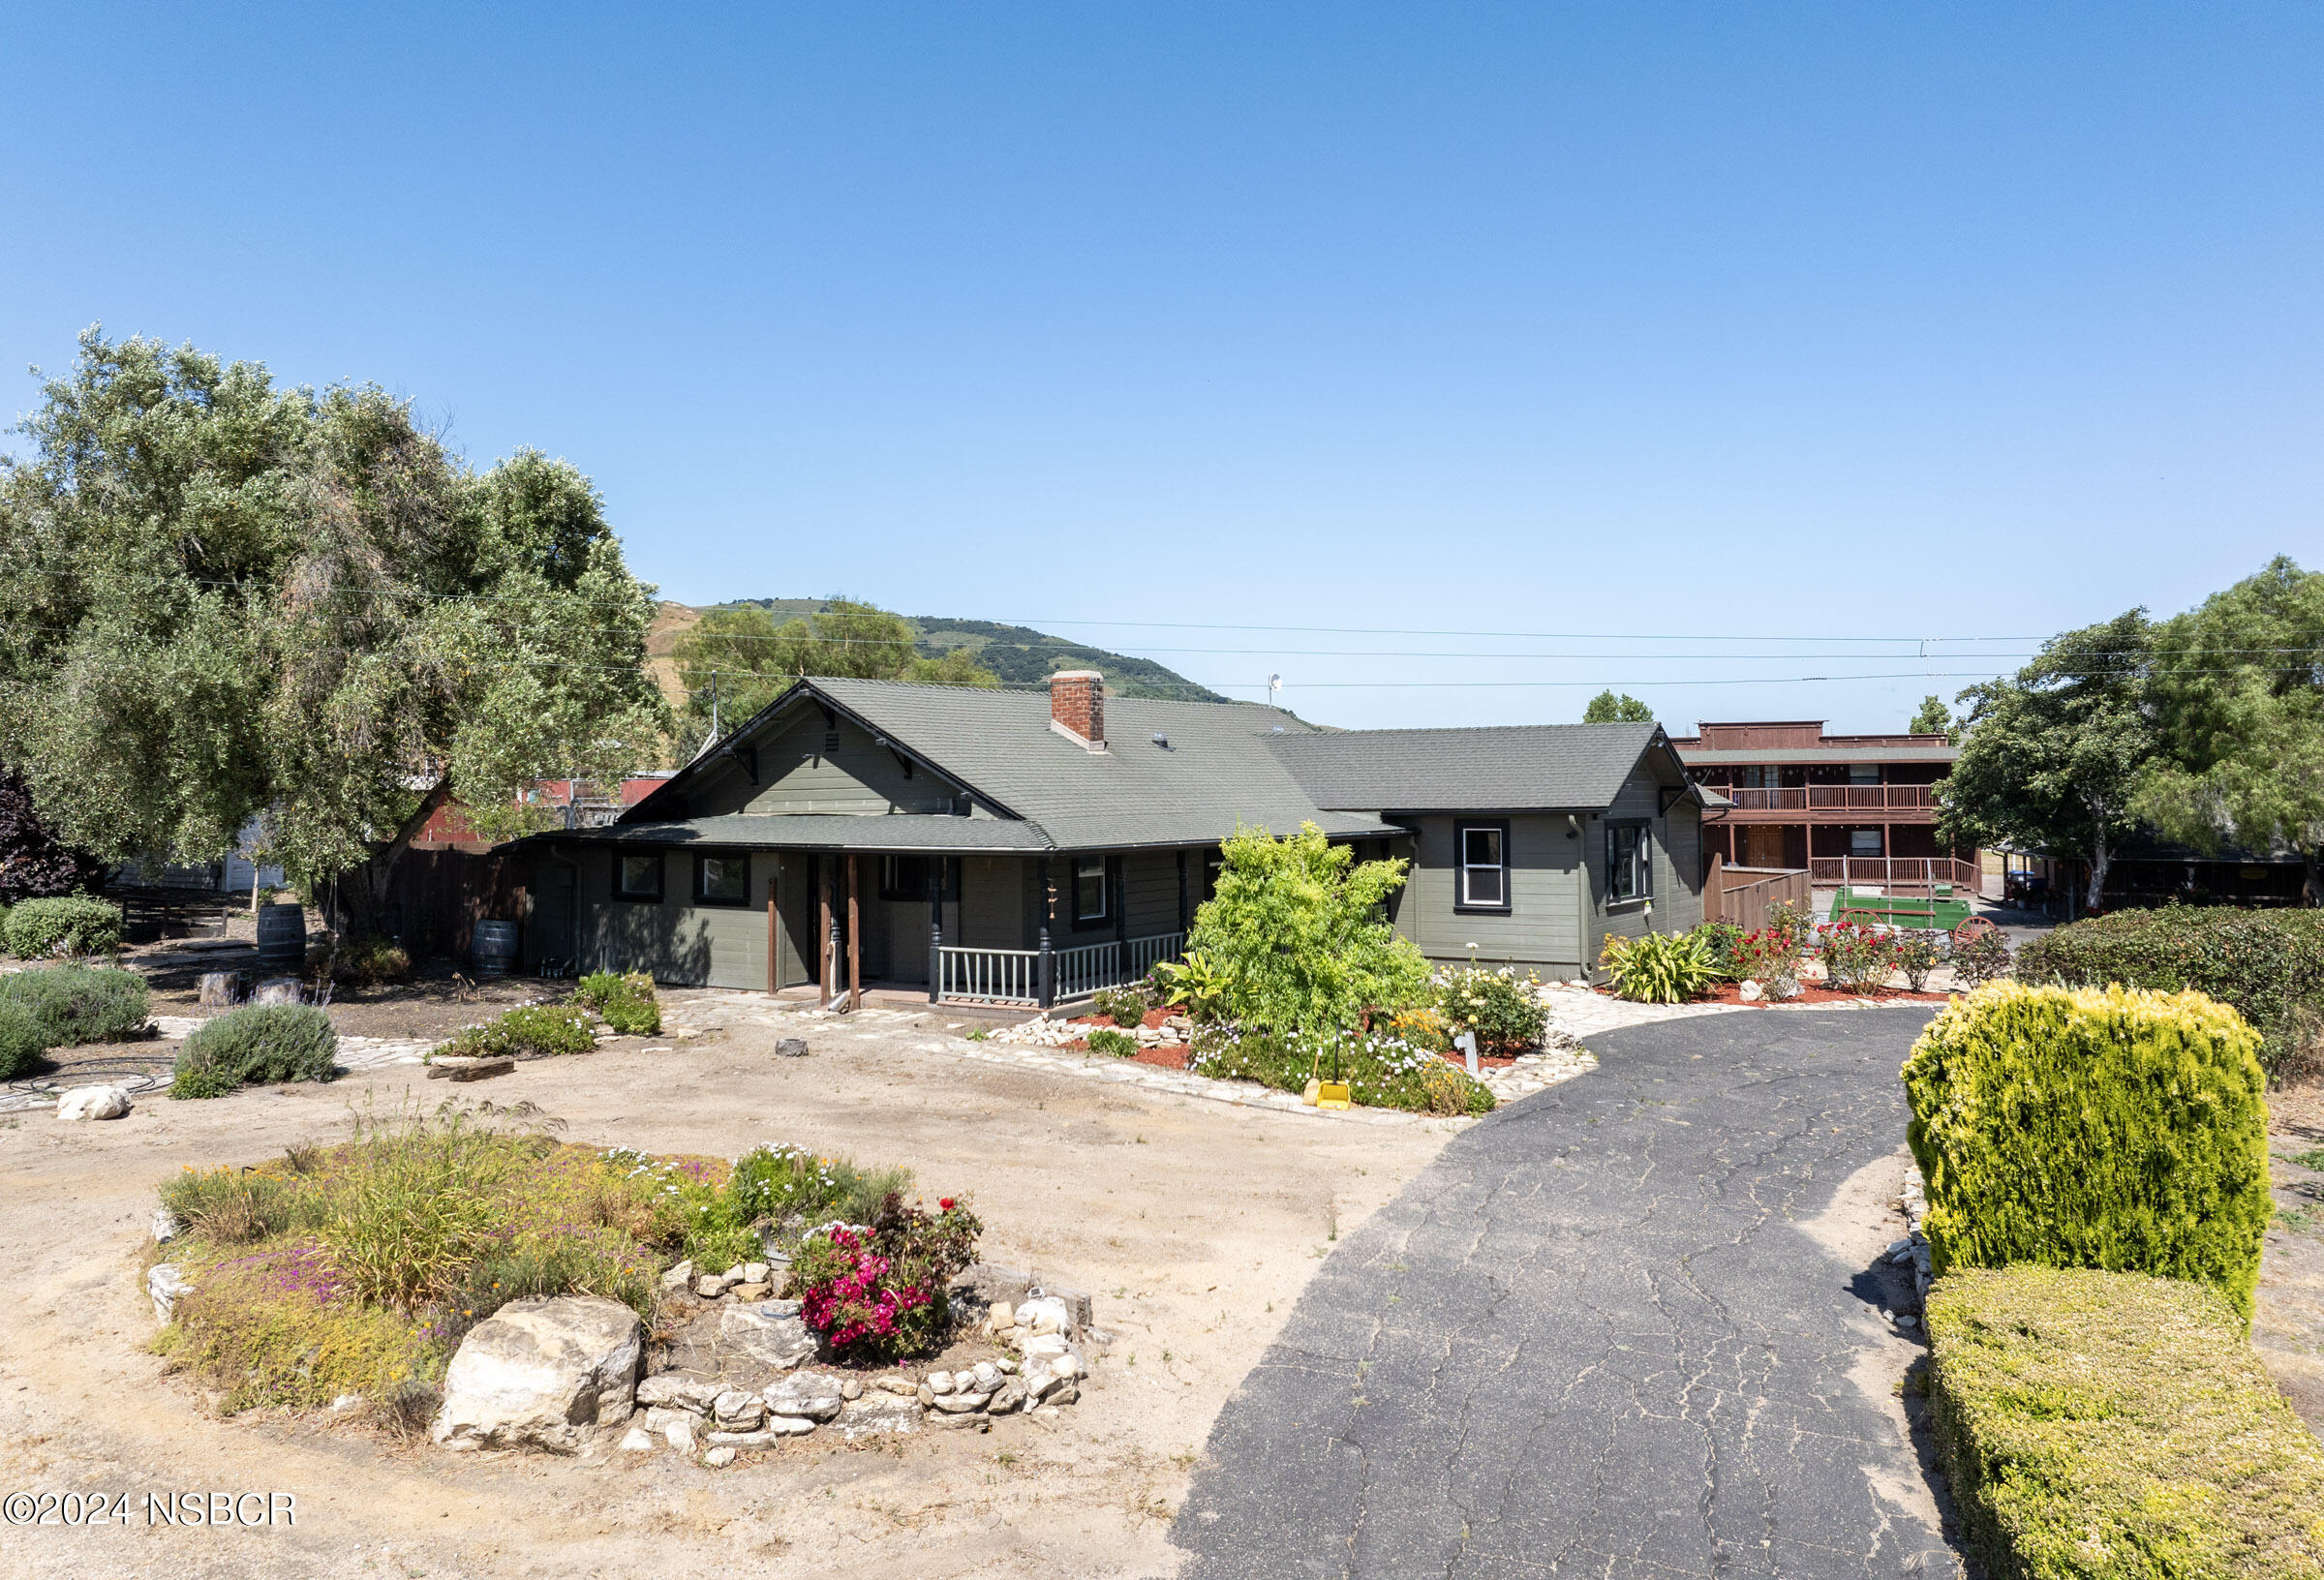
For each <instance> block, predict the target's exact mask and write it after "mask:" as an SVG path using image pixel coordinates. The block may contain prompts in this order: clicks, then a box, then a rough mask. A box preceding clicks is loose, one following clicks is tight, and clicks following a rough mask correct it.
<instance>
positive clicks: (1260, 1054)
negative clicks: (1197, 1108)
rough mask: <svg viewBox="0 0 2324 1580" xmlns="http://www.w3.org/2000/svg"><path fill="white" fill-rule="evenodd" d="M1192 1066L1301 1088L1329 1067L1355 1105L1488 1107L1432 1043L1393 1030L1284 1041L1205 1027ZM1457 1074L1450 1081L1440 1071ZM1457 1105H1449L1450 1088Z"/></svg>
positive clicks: (1477, 1084) (1280, 1087)
mask: <svg viewBox="0 0 2324 1580" xmlns="http://www.w3.org/2000/svg"><path fill="white" fill-rule="evenodd" d="M1192 1051H1193V1064H1194V1068H1195V1069H1196V1070H1197V1071H1198V1072H1200V1073H1201V1074H1203V1075H1206V1076H1212V1077H1215V1078H1217V1079H1221V1080H1255V1081H1258V1082H1259V1083H1260V1084H1262V1085H1265V1086H1272V1087H1274V1088H1275V1089H1276V1090H1277V1091H1282V1092H1296V1091H1300V1090H1301V1089H1302V1088H1304V1087H1305V1086H1306V1084H1307V1078H1308V1077H1309V1076H1311V1075H1321V1076H1322V1077H1323V1078H1324V1079H1327V1080H1329V1079H1331V1078H1332V1077H1333V1076H1334V1075H1335V1074H1336V1075H1337V1076H1338V1077H1339V1078H1340V1079H1344V1080H1345V1081H1346V1082H1347V1083H1348V1096H1349V1098H1350V1100H1351V1101H1353V1102H1354V1103H1355V1104H1356V1105H1357V1106H1358V1107H1360V1108H1367V1109H1408V1110H1410V1111H1413V1112H1416V1113H1438V1112H1445V1111H1456V1112H1461V1113H1490V1112H1491V1111H1492V1110H1493V1102H1494V1100H1493V1094H1492V1092H1491V1091H1490V1090H1489V1089H1488V1088H1487V1087H1486V1086H1485V1085H1484V1084H1483V1082H1481V1081H1476V1080H1471V1079H1469V1076H1468V1072H1467V1071H1465V1070H1461V1069H1458V1068H1456V1067H1454V1066H1453V1065H1452V1064H1449V1063H1447V1062H1446V1060H1445V1059H1444V1058H1443V1056H1442V1055H1440V1054H1439V1053H1437V1052H1436V1051H1435V1050H1434V1049H1431V1048H1422V1047H1419V1046H1417V1045H1415V1044H1413V1043H1409V1042H1407V1041H1405V1040H1404V1039H1403V1038H1401V1037H1398V1036H1395V1035H1394V1034H1393V1033H1388V1034H1382V1033H1377V1032H1375V1033H1373V1034H1371V1035H1368V1036H1365V1035H1359V1034H1357V1033H1353V1032H1350V1033H1346V1034H1343V1035H1341V1036H1337V1037H1325V1038H1317V1039H1310V1040H1307V1041H1303V1042H1300V1043H1296V1044H1295V1043H1287V1042H1285V1041H1284V1040H1283V1039H1281V1038H1278V1037H1274V1036H1271V1035H1269V1034H1268V1033H1266V1032H1257V1031H1242V1030H1238V1029H1237V1028H1235V1027H1232V1026H1217V1027H1206V1028H1204V1029H1202V1030H1201V1031H1199V1032H1197V1034H1196V1036H1195V1039H1194V1042H1193V1045H1192ZM1440 1071H1444V1072H1450V1073H1451V1074H1452V1076H1454V1077H1457V1078H1458V1080H1457V1084H1448V1083H1447V1081H1446V1079H1445V1077H1444V1076H1443V1075H1440V1074H1438V1072H1440ZM1454 1093H1457V1096H1458V1101H1459V1103H1460V1105H1461V1106H1460V1107H1459V1108H1458V1109H1451V1110H1448V1109H1447V1108H1446V1106H1445V1105H1446V1104H1447V1103H1448V1102H1449V1101H1450V1100H1451V1095H1452V1094H1454Z"/></svg>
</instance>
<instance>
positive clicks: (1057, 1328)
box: [1017, 1295, 1073, 1333]
mask: <svg viewBox="0 0 2324 1580" xmlns="http://www.w3.org/2000/svg"><path fill="white" fill-rule="evenodd" d="M1017 1324H1018V1325H1019V1326H1020V1327H1026V1328H1030V1329H1031V1330H1032V1331H1033V1332H1035V1333H1063V1332H1065V1331H1066V1330H1067V1329H1068V1328H1070V1327H1071V1326H1072V1325H1073V1314H1072V1312H1071V1311H1070V1310H1068V1309H1067V1307H1066V1305H1065V1302H1064V1301H1062V1300H1059V1299H1057V1298H1055V1296H1054V1295H1041V1296H1036V1297H1035V1298H1033V1299H1031V1300H1027V1301H1025V1302H1024V1304H1023V1305H1021V1306H1019V1307H1018V1308H1017Z"/></svg>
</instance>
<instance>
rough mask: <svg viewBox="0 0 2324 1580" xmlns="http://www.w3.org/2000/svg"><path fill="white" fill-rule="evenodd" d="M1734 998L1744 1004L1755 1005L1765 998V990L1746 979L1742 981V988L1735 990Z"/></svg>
mask: <svg viewBox="0 0 2324 1580" xmlns="http://www.w3.org/2000/svg"><path fill="white" fill-rule="evenodd" d="M1735 996H1736V997H1737V998H1739V999H1741V1000H1742V1001H1743V1002H1744V1003H1746V1004H1757V1003H1758V1001H1759V1000H1760V999H1762V998H1764V997H1765V996H1766V990H1765V989H1764V988H1761V987H1760V986H1759V985H1758V983H1756V982H1753V981H1752V980H1751V979H1750V978H1748V977H1746V978H1745V979H1744V981H1743V986H1741V987H1740V988H1736V989H1735Z"/></svg>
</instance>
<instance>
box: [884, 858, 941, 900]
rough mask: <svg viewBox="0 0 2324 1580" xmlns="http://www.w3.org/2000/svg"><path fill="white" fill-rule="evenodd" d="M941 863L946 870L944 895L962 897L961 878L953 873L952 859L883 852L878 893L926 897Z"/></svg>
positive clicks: (913, 897)
mask: <svg viewBox="0 0 2324 1580" xmlns="http://www.w3.org/2000/svg"><path fill="white" fill-rule="evenodd" d="M939 867H941V869H942V871H943V883H944V897H945V898H946V899H958V898H960V897H961V895H960V880H959V879H958V878H956V877H954V876H953V866H952V863H950V862H948V861H946V860H945V859H944V858H943V857H941V856H882V857H881V858H880V859H879V897H880V898H882V899H917V900H921V901H926V900H927V898H928V885H929V881H930V879H931V878H933V877H934V876H935V873H936V871H937V869H938V868H939Z"/></svg>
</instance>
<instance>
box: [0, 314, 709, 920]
mask: <svg viewBox="0 0 2324 1580" xmlns="http://www.w3.org/2000/svg"><path fill="white" fill-rule="evenodd" d="M19 431H20V432H21V433H23V434H24V435H26V436H27V437H28V438H29V439H30V440H31V441H32V446H31V451H30V453H29V454H28V455H25V456H22V457H20V458H9V459H6V460H5V461H0V761H5V762H6V763H8V764H9V765H11V766H12V767H14V768H15V769H17V770H19V771H21V772H22V774H23V775H24V776H25V778H26V780H27V781H28V782H29V784H30V785H31V787H32V791H33V795H34V797H35V800H36V801H37V803H38V805H39V807H40V810H41V814H42V816H43V817H44V818H46V820H47V821H48V822H50V823H51V824H53V825H54V826H55V828H56V830H57V831H58V833H59V835H60V836H62V837H63V838H65V839H66V840H68V841H70V842H71V843H73V844H75V845H77V846H82V847H85V848H87V849H89V850H92V851H94V852H96V853H97V854H99V855H101V856H104V857H107V858H110V859H122V858H128V857H134V856H141V855H167V856H170V857H173V858H175V859H178V860H182V861H206V860H210V859H213V858H215V857H217V856H219V855H221V854H222V853H224V852H225V851H227V850H228V849H229V848H231V847H232V846H233V844H234V843H235V840H236V836H237V835H238V834H239V832H240V830H241V829H242V828H243V827H244V825H245V824H246V823H247V822H248V821H249V820H250V819H251V818H252V817H253V816H262V818H263V820H264V828H265V830H266V835H265V845H266V849H267V851H268V853H269V854H271V855H272V856H274V857H275V858H276V859H279V860H280V861H282V862H283V863H284V865H285V866H288V867H289V868H290V869H291V872H293V873H294V874H296V875H297V876H298V877H299V878H300V879H302V880H303V881H307V882H310V883H311V882H313V881H314V880H316V879H319V878H335V877H340V876H341V875H343V874H346V875H351V876H352V877H353V878H354V879H356V880H358V881H353V882H347V881H342V882H341V883H340V884H339V885H338V886H337V892H338V894H339V895H340V897H341V900H342V906H343V910H344V912H346V913H347V914H346V916H345V920H346V921H348V922H349V923H351V924H352V925H353V926H355V927H364V926H366V925H367V924H368V923H369V922H370V921H371V920H372V919H373V918H374V917H376V915H377V914H378V907H379V904H380V902H381V900H382V898H383V897H384V895H385V892H386V886H387V882H388V878H389V875H390V873H391V871H392V869H393V866H394V865H395V863H396V860H397V859H398V858H399V857H400V856H401V855H402V854H403V851H404V849H405V847H406V845H407V844H408V843H409V841H410V839H411V837H412V836H413V833H414V832H416V830H417V829H418V827H419V826H420V824H421V823H422V822H423V821H424V820H425V819H426V817H427V816H428V815H429V814H430V813H431V812H432V811H433V810H434V809H435V808H436V807H437V806H439V805H442V804H443V802H445V801H446V800H448V799H451V798H454V797H457V798H458V799H459V800H460V801H462V802H464V803H466V804H467V805H468V806H469V807H470V808H471V809H472V813H473V815H474V819H475V821H476V822H477V824H478V825H479V827H480V828H481V829H482V830H483V831H484V832H485V833H487V834H488V835H499V834H508V833H515V832H519V831H520V830H521V829H522V828H523V827H524V826H525V825H526V820H527V818H528V816H529V815H530V814H529V813H528V812H527V811H526V810H525V809H524V808H523V807H522V806H521V805H520V804H519V792H520V791H521V790H522V789H523V788H524V787H525V786H526V785H527V784H528V783H529V782H530V781H531V780H532V779H534V778H535V777H536V776H539V775H567V774H580V775H589V776H594V777H610V776H613V775H618V774H620V773H623V772H625V771H627V769H629V768H631V767H634V766H637V765H639V764H642V763H645V762H648V761H651V760H653V759H655V758H656V757H657V756H658V754H659V751H660V743H661V736H662V731H663V727H664V725H665V722H666V720H665V715H664V711H663V709H662V706H661V704H660V701H659V699H658V697H657V694H656V691H655V689H654V686H653V684H652V683H651V680H650V679H649V677H648V675H647V672H646V669H645V663H644V661H645V639H646V629H647V625H648V623H649V622H650V621H651V619H652V615H653V609H654V604H653V598H652V590H651V589H650V588H647V587H644V586H642V585H641V584H640V583H639V582H638V581H637V579H636V578H635V577H633V576H632V575H630V573H629V571H628V568H627V566H626V565H625V564H624V562H623V559H622V552H621V547H620V544H619V543H618V542H617V540H616V539H615V537H614V534H613V532H612V530H611V529H610V528H609V527H608V526H607V525H606V522H605V519H604V514H603V511H602V508H601V504H600V501H599V500H598V498H597V496H596V492H595V491H594V490H593V489H592V487H591V485H590V483H589V480H588V479H587V478H585V477H583V476H582V475H581V474H580V473H579V472H577V471H575V470H574V469H573V468H572V467H570V466H569V465H567V464H566V463H565V462H563V461H555V460H550V459H549V458H547V457H545V456H543V455H540V454H538V453H536V452H533V451H523V452H520V453H518V454H517V455H515V456H513V457H511V458H509V459H508V460H505V461H503V462H500V463H498V464H496V465H495V466H493V467H492V468H491V469H490V470H488V471H482V472H476V471H471V470H470V469H468V468H467V467H466V466H465V465H464V464H463V463H462V462H461V460H460V459H459V457H457V456H456V455H454V454H452V453H450V452H449V451H448V450H447V449H446V448H445V446H444V445H443V442H442V441H441V440H440V439H439V437H438V436H437V435H435V434H433V433H430V432H428V431H427V430H425V429H424V428H423V427H422V426H421V425H420V424H419V423H418V422H417V421H416V420H415V419H414V416H413V410H412V408H411V406H410V404H409V403H408V402H405V401H401V400H398V399H395V398H393V397H391V396H389V395H387V394H385V393H384V392H382V390H380V389H378V388H377V387H374V386H368V385H362V386H338V387H333V388H330V389H327V390H323V391H321V392H320V393H319V392H317V391H314V390H311V389H307V388H288V387H282V386H278V385H277V384H275V383H274V381H273V380H271V379H270V378H269V376H268V374H267V372H266V370H265V369H264V368H263V367H262V366H260V365H259V364H257V363H253V362H234V363H231V364H227V363H223V362H221V361H220V360H219V359H218V358H217V357H214V356H211V355H207V354H205V353H203V352H200V351H198V350H196V349H193V348H192V347H184V348H180V349H174V350H173V349H169V348H168V347H166V346H164V345H162V344H161V343H160V342H157V341H151V340H142V339H130V340H124V341H108V340H107V339H106V338H105V337H104V335H103V334H102V333H101V332H100V331H98V330H95V329H91V330H89V331H88V332H87V333H86V334H84V335H83V336H82V337H81V341H80V350H79V355H78V357H77V359H76V363H75V366H74V369H73V372H72V373H71V375H70V376H68V377H65V378H60V379H55V380H50V381H48V382H47V383H46V385H45V386H44V388H43V391H42V402H41V405H40V407H39V409H38V410H35V411H34V412H33V413H32V415H31V416H30V417H28V418H27V419H26V420H25V421H24V422H23V424H22V425H21V428H20V430H19Z"/></svg>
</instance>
